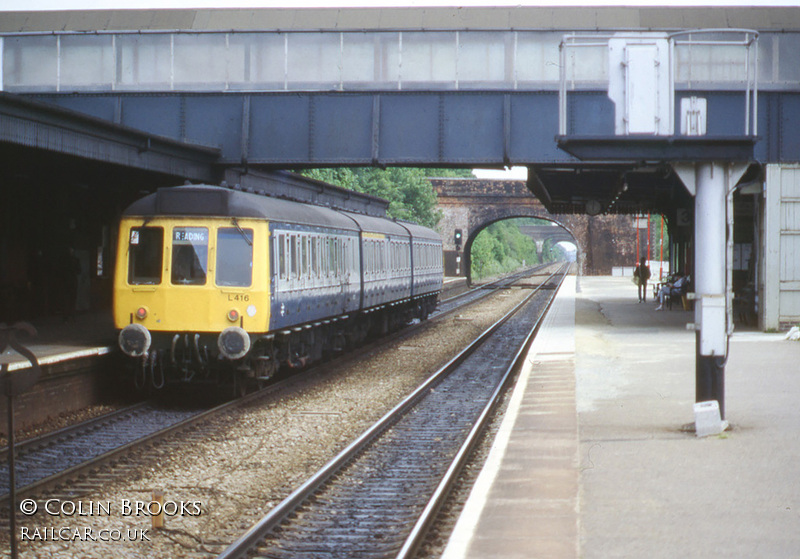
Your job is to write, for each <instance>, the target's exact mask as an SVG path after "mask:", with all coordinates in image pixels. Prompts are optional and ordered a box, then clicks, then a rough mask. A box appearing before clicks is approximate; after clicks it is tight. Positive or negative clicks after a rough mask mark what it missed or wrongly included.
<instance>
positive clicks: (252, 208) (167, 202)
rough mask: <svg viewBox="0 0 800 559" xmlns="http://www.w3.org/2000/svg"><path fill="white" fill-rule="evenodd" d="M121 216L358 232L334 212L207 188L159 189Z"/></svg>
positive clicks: (202, 186) (208, 186) (311, 206)
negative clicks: (208, 219)
mask: <svg viewBox="0 0 800 559" xmlns="http://www.w3.org/2000/svg"><path fill="white" fill-rule="evenodd" d="M123 215H124V216H143V217H152V216H159V215H174V216H216V217H239V218H256V219H266V220H269V221H285V222H290V223H297V224H301V225H312V226H322V227H334V228H337V229H346V230H352V231H357V230H358V228H357V227H356V225H355V223H354V222H353V220H352V219H350V218H348V217H347V216H345V215H342V213H341V212H338V211H336V210H332V209H329V208H324V207H322V206H313V205H310V204H301V203H299V202H292V201H290V200H281V199H280V198H272V197H268V196H261V195H258V194H251V193H248V192H241V191H238V190H232V189H230V188H223V187H221V186H211V185H188V186H175V187H170V188H159V189H158V191H157V192H156V193H155V194H150V195H149V196H145V197H144V198H142V199H141V200H138V201H137V202H134V203H133V204H131V205H130V206H129V207H128V208H127V209H126V210H125V211H124V212H123Z"/></svg>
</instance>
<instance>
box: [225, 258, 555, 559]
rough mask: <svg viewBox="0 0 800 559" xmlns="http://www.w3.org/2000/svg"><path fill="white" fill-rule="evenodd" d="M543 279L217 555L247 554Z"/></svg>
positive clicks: (227, 557)
mask: <svg viewBox="0 0 800 559" xmlns="http://www.w3.org/2000/svg"><path fill="white" fill-rule="evenodd" d="M557 274H558V272H555V273H554V274H552V275H551V276H550V277H549V278H548V280H546V281H549V280H550V279H551V278H552V277H554V276H555V275H557ZM545 283H546V282H543V283H542V284H541V286H539V287H538V288H536V289H533V290H532V291H531V293H530V294H529V295H527V296H526V297H525V299H524V300H523V301H522V302H520V303H519V304H517V305H516V306H515V307H514V308H513V309H511V310H510V311H508V312H507V313H506V314H505V315H504V316H503V317H501V318H500V319H499V320H497V321H496V322H495V323H494V324H493V325H491V326H490V327H489V328H487V329H486V330H484V331H483V332H482V333H481V334H480V335H479V336H478V337H477V338H476V339H475V340H473V341H472V342H471V343H470V344H469V345H468V346H467V347H466V348H464V349H463V350H462V351H461V352H459V353H458V354H457V355H456V356H454V357H453V358H451V359H450V360H449V361H448V362H447V363H446V364H445V365H443V366H442V367H441V368H440V369H439V370H437V371H436V372H434V373H433V374H432V375H431V376H430V377H428V379H426V380H425V381H424V382H423V383H422V384H421V385H420V386H419V387H418V388H417V389H415V390H414V391H413V392H412V393H411V394H409V395H408V396H406V397H405V398H404V399H403V400H402V401H401V402H400V403H398V404H397V405H396V406H395V407H394V408H392V409H391V410H390V411H389V412H387V413H386V414H385V415H384V416H383V417H381V418H380V419H379V420H378V421H377V422H376V423H374V424H373V425H372V426H371V427H369V428H368V429H367V430H366V431H365V432H364V433H363V434H361V435H360V436H359V437H358V438H356V439H355V440H354V441H353V442H351V443H350V444H349V445H348V446H347V447H346V448H345V449H343V450H342V451H341V452H339V454H337V455H336V456H335V457H334V458H332V459H331V460H330V461H329V462H328V463H326V464H325V465H324V466H323V467H322V468H321V469H320V470H319V471H317V473H316V474H314V475H313V476H311V477H310V478H309V479H308V480H306V481H305V482H304V483H303V484H302V485H301V486H300V487H298V488H297V489H295V490H294V491H293V492H292V493H291V494H290V495H289V496H287V497H286V498H285V499H284V500H283V501H281V502H280V503H278V504H277V505H276V506H275V507H273V508H272V510H270V511H269V512H268V513H267V514H266V515H265V516H264V517H263V518H262V519H261V520H260V521H259V522H257V523H256V524H255V525H253V526H252V527H251V528H250V529H249V530H248V531H247V532H245V534H243V535H242V536H241V537H240V538H239V539H238V540H236V541H235V542H233V543H232V544H231V545H230V546H229V547H228V548H227V549H225V550H224V551H223V552H222V553H221V554H220V555H219V556H218V557H217V559H239V558H242V557H245V556H246V555H247V553H248V552H249V551H250V550H251V549H253V548H254V547H256V546H257V545H258V543H259V542H260V541H261V540H263V539H264V537H265V536H266V535H267V534H268V533H269V532H270V531H271V530H273V529H274V528H275V527H277V526H278V525H279V524H280V523H281V522H282V521H283V520H284V519H285V518H286V517H287V516H289V515H290V514H291V513H292V512H294V511H295V510H296V509H297V508H298V507H299V506H300V505H301V504H302V503H303V502H304V501H306V500H307V499H308V498H309V497H311V496H312V494H313V493H314V492H315V491H316V490H317V489H318V488H319V487H321V486H322V485H323V484H324V483H325V482H327V481H328V480H329V479H330V478H331V477H333V476H334V475H335V474H336V473H337V472H339V471H340V470H341V469H342V467H344V466H345V465H346V464H347V463H348V462H350V461H351V460H353V459H354V457H356V456H357V455H358V454H359V453H360V452H361V451H362V450H364V449H365V448H366V447H367V446H368V445H369V444H370V443H372V442H373V441H374V440H375V439H377V437H378V436H379V435H381V434H382V433H383V432H385V431H386V430H387V429H389V428H390V427H391V426H392V425H394V424H395V423H396V422H397V421H398V420H399V419H400V418H401V417H402V416H404V415H405V414H406V413H407V412H408V411H410V409H411V408H412V407H413V406H414V405H415V404H416V403H417V402H418V401H419V400H421V399H422V398H423V397H424V396H425V395H426V394H427V393H428V391H429V390H430V389H431V388H432V387H433V386H434V385H436V384H438V383H439V382H440V381H441V380H442V379H443V378H444V377H446V376H447V375H449V374H450V373H451V372H453V371H454V370H455V369H456V368H457V367H458V366H459V365H460V364H461V363H463V362H464V361H465V360H466V359H467V358H468V357H469V356H470V355H472V354H473V353H474V352H475V351H476V350H477V349H478V348H479V347H480V346H481V345H483V343H484V342H485V341H486V340H487V339H488V338H490V337H491V336H492V334H493V333H494V332H495V331H496V330H497V329H498V328H499V327H500V326H502V325H503V324H504V323H505V322H507V321H508V320H509V319H510V318H511V317H512V316H514V315H515V314H516V313H517V312H518V311H519V310H520V309H521V308H523V307H524V306H525V305H526V304H527V303H528V302H529V301H530V300H531V299H532V298H533V296H534V295H535V294H536V293H537V292H538V291H539V290H540V289H541V287H542V286H544V285H545Z"/></svg>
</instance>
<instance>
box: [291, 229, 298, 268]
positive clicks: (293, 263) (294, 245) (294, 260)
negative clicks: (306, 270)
mask: <svg viewBox="0 0 800 559" xmlns="http://www.w3.org/2000/svg"><path fill="white" fill-rule="evenodd" d="M297 264H298V262H297V237H296V236H295V235H290V236H289V270H291V272H290V273H291V277H293V278H296V277H297V269H298V266H297Z"/></svg>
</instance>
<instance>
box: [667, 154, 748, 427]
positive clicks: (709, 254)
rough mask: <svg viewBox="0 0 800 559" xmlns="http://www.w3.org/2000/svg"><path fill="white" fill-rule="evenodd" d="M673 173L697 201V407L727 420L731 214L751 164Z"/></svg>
mask: <svg viewBox="0 0 800 559" xmlns="http://www.w3.org/2000/svg"><path fill="white" fill-rule="evenodd" d="M674 168H675V171H676V172H677V173H678V175H679V176H680V178H681V180H682V181H683V183H684V185H686V188H687V190H689V192H690V193H691V194H693V195H694V197H695V199H694V239H695V242H694V277H693V278H692V281H693V282H694V293H695V310H694V312H695V320H694V326H695V330H696V332H697V335H696V365H695V367H696V369H695V401H697V402H706V401H709V400H716V401H717V402H718V403H719V410H720V416H721V418H722V419H725V362H726V360H727V357H728V336H729V335H730V333H731V330H732V324H731V321H730V308H731V303H732V301H731V293H730V289H731V285H730V282H729V281H728V277H729V273H728V267H729V266H730V265H731V262H730V261H729V256H728V254H729V252H730V251H729V240H731V239H732V235H733V229H732V225H733V215H732V214H733V212H732V211H729V206H730V204H729V202H730V199H729V197H730V196H732V194H733V190H734V187H735V185H736V183H737V182H738V181H739V179H740V178H741V176H742V174H744V172H745V170H746V169H747V164H742V163H737V164H733V163H726V162H708V163H705V162H704V163H680V164H675V165H674Z"/></svg>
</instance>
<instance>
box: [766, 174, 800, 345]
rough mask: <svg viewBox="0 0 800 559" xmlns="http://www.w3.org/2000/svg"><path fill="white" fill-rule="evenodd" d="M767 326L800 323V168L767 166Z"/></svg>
mask: <svg viewBox="0 0 800 559" xmlns="http://www.w3.org/2000/svg"><path fill="white" fill-rule="evenodd" d="M765 190H766V194H765V198H766V200H765V202H766V204H765V210H764V224H765V227H764V229H765V239H764V244H765V268H766V269H765V274H764V275H763V277H764V278H765V283H764V327H765V328H766V329H781V328H786V327H787V326H792V325H797V324H800V165H796V164H795V165H767V184H766V188H765Z"/></svg>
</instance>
